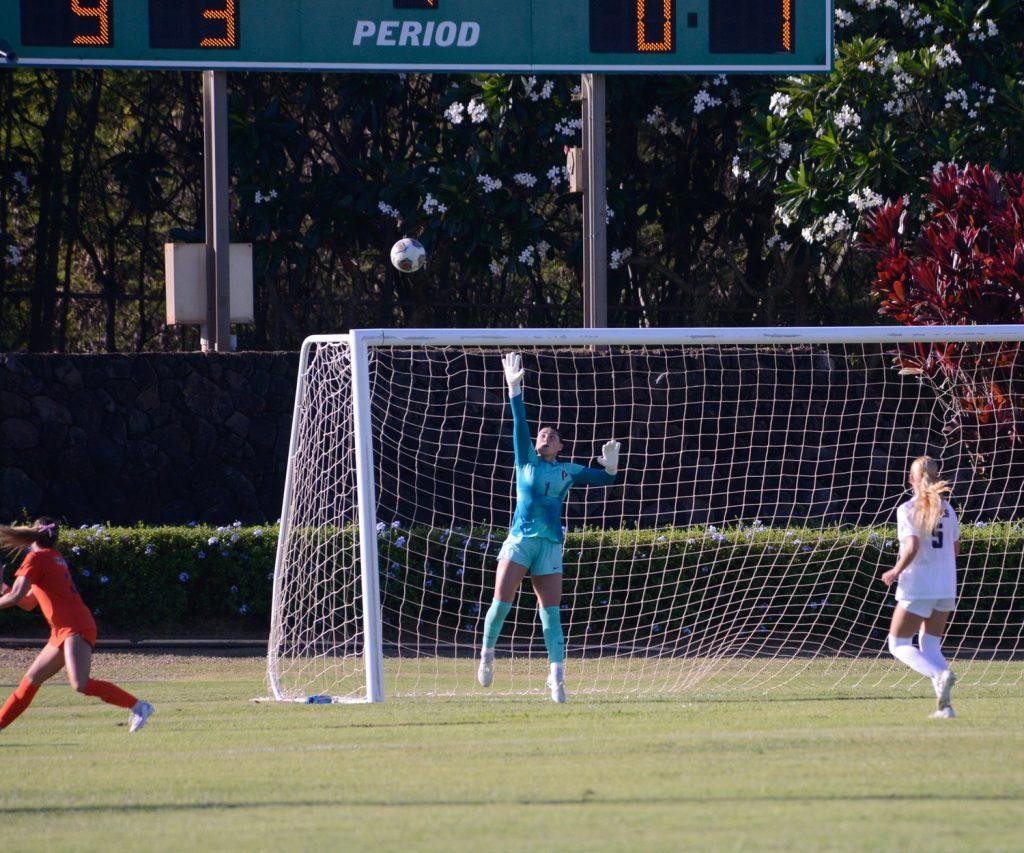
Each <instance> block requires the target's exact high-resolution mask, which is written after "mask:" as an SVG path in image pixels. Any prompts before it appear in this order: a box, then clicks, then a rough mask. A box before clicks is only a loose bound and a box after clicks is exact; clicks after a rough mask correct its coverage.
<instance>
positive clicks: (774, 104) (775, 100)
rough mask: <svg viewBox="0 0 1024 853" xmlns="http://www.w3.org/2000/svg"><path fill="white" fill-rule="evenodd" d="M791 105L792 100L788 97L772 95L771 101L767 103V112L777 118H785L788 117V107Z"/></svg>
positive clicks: (778, 93)
mask: <svg viewBox="0 0 1024 853" xmlns="http://www.w3.org/2000/svg"><path fill="white" fill-rule="evenodd" d="M792 103H793V99H792V98H791V97H790V96H789V95H786V94H784V93H782V92H776V93H775V94H774V95H772V99H771V101H769V102H768V111H769V112H770V113H772V115H777V116H778V117H779V118H785V117H786V116H787V115H789V107H790V105H791V104H792Z"/></svg>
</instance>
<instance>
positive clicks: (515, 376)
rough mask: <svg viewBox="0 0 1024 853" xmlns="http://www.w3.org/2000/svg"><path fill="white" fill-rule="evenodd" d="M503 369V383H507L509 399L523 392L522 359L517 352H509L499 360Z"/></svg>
mask: <svg viewBox="0 0 1024 853" xmlns="http://www.w3.org/2000/svg"><path fill="white" fill-rule="evenodd" d="M501 363H502V365H503V366H504V368H505V381H506V382H507V383H508V395H509V397H515V396H517V395H519V394H521V393H522V392H523V373H524V371H523V357H522V356H521V355H520V354H519V353H517V352H510V353H508V355H506V356H505V357H504V358H503V359H502V360H501Z"/></svg>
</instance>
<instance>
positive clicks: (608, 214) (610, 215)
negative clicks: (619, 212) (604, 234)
mask: <svg viewBox="0 0 1024 853" xmlns="http://www.w3.org/2000/svg"><path fill="white" fill-rule="evenodd" d="M614 218H615V211H614V210H612V209H611V208H610V207H609V206H608V205H607V204H606V205H605V206H604V221H605V223H606V224H607V223H609V222H611V221H612V220H613V219H614Z"/></svg>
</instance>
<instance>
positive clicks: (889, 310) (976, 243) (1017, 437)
mask: <svg viewBox="0 0 1024 853" xmlns="http://www.w3.org/2000/svg"><path fill="white" fill-rule="evenodd" d="M927 200H928V202H929V205H928V210H929V213H928V214H927V216H926V219H925V220H924V222H923V224H922V225H921V227H920V233H919V234H918V236H917V237H916V239H915V238H914V237H913V235H912V234H910V233H908V232H909V231H910V229H911V223H910V222H908V215H907V207H906V204H905V202H904V200H903V199H899V200H897V201H895V202H892V203H886V204H884V205H881V206H880V207H878V208H876V209H875V210H874V211H872V212H871V213H870V214H869V215H868V216H867V227H866V229H865V230H864V231H863V232H862V233H861V235H860V236H861V245H862V246H863V247H864V248H865V249H867V250H868V251H869V252H871V253H872V254H874V255H875V256H877V258H878V262H877V264H876V273H877V275H876V279H875V282H874V285H873V290H874V293H875V295H876V296H877V297H878V299H879V300H880V302H881V307H880V308H879V313H881V314H883V315H886V316H889V317H893V318H894V319H896V320H897V321H899V322H900V323H903V324H906V325H910V326H935V325H950V326H959V325H973V324H980V323H1022V322H1024V175H1021V174H1019V173H1016V174H1004V175H998V174H996V173H995V172H993V171H992V170H991V169H990V168H989V167H988V166H972V165H968V166H965V167H963V168H962V169H961V168H957V167H956V166H944V167H941V168H938V169H936V171H935V173H934V174H933V176H932V180H931V188H930V191H929V194H928V196H927ZM895 356H896V363H897V366H899V367H900V368H901V369H902V371H903V372H904V373H916V374H920V375H921V376H923V377H924V378H925V379H926V380H927V381H929V382H931V383H932V384H933V385H934V386H935V388H936V389H937V390H938V391H939V392H940V393H941V394H942V396H944V397H945V398H946V400H947V401H948V402H949V404H950V411H951V417H950V420H949V422H948V423H947V424H946V432H947V434H949V433H953V434H954V438H957V439H959V440H962V441H963V442H965V444H966V447H965V448H964V449H965V450H967V451H968V452H969V453H970V454H971V456H972V457H973V461H974V465H975V468H976V470H978V471H979V472H983V473H987V474H988V475H989V476H994V475H995V474H996V472H995V470H994V468H993V466H995V467H1002V466H1001V465H998V464H996V463H997V457H996V453H997V451H998V450H999V449H1000V447H1005V446H1006V443H1007V442H1009V443H1010V444H1011V445H1017V444H1021V443H1024V428H1022V424H1024V420H1022V418H1021V415H1022V413H1024V409H1022V403H1024V394H1022V389H1024V354H1022V352H1021V347H1020V345H1018V344H1007V343H947V344H916V345H910V346H901V348H900V351H899V352H897V353H895ZM1003 458H1004V459H1005V457H1003ZM1001 473H1003V474H1007V473H1009V472H1008V471H1003V472H1001Z"/></svg>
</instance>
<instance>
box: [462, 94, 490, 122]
mask: <svg viewBox="0 0 1024 853" xmlns="http://www.w3.org/2000/svg"><path fill="white" fill-rule="evenodd" d="M466 113H467V114H468V115H469V119H470V121H472V122H473V124H480V123H481V122H482V121H484V120H486V118H487V105H486V104H485V103H484V102H483V101H481V100H480V99H479V98H473V100H471V101H470V102H469V105H468V106H467V107H466Z"/></svg>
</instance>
